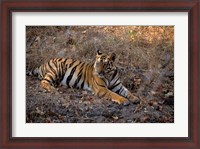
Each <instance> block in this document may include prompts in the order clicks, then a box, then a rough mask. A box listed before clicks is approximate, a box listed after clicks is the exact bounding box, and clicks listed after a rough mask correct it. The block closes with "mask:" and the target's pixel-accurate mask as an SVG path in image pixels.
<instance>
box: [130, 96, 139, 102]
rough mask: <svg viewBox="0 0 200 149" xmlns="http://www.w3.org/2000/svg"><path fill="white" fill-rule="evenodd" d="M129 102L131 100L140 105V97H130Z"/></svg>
mask: <svg viewBox="0 0 200 149" xmlns="http://www.w3.org/2000/svg"><path fill="white" fill-rule="evenodd" d="M129 100H130V101H131V102H132V103H134V104H138V103H140V99H139V97H137V96H134V95H131V96H130V97H129Z"/></svg>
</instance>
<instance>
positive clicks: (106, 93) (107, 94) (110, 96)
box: [97, 88, 130, 105]
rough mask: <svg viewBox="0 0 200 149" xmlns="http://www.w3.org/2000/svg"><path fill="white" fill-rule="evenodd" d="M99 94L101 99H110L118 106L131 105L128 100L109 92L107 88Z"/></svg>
mask: <svg viewBox="0 0 200 149" xmlns="http://www.w3.org/2000/svg"><path fill="white" fill-rule="evenodd" d="M97 94H98V96H99V97H105V98H106V99H110V100H111V101H114V102H116V103H118V104H123V105H128V104H129V103H130V102H129V100H128V99H126V98H124V97H122V96H120V95H118V94H116V93H114V92H112V91H110V90H108V89H107V88H103V89H101V90H99V92H98V93H97Z"/></svg>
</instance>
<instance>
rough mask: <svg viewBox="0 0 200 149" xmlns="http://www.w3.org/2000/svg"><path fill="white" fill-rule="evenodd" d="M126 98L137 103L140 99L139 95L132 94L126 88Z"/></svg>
mask: <svg viewBox="0 0 200 149" xmlns="http://www.w3.org/2000/svg"><path fill="white" fill-rule="evenodd" d="M127 92H128V93H127V98H128V99H129V100H130V101H131V102H132V103H139V102H140V99H139V97H137V96H135V95H133V94H132V93H131V92H130V91H128V90H127Z"/></svg>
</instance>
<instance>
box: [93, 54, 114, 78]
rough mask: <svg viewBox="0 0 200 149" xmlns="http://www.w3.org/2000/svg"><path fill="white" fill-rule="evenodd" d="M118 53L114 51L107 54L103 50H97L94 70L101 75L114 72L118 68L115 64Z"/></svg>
mask: <svg viewBox="0 0 200 149" xmlns="http://www.w3.org/2000/svg"><path fill="white" fill-rule="evenodd" d="M115 59H116V54H115V53H112V54H110V55H106V54H104V53H102V52H101V51H99V50H98V51H97V55H96V60H95V63H94V71H95V73H96V74H97V75H99V76H100V77H104V76H105V75H106V74H109V73H111V72H114V71H115V70H116V69H117V68H116V66H115Z"/></svg>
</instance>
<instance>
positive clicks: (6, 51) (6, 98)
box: [0, 0, 200, 149]
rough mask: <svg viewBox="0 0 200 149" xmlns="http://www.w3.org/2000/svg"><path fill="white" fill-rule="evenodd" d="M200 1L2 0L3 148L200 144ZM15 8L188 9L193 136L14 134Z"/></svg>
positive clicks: (194, 147) (0, 76) (0, 78)
mask: <svg viewBox="0 0 200 149" xmlns="http://www.w3.org/2000/svg"><path fill="white" fill-rule="evenodd" d="M199 6H200V4H199V1H198V0H191V1H188V0H174V1H166V0H164V1H163V0H156V1H146V0H143V1H129V0H127V1H126V0H125V1H122V0H118V1H116V2H114V1H109V0H108V1H100V0H95V1H90V0H85V1H84V2H83V1H81V0H75V1H70V0H69V1H47V0H41V1H37V0H28V1H24V0H17V1H14V0H13V1H12V0H10V1H2V2H1V27H0V28H1V68H0V70H1V73H0V82H1V90H0V97H1V101H0V105H1V108H0V115H1V116H0V134H1V141H0V147H1V148H149V149H150V148H163V147H165V148H182V149H186V148H190V149H198V148H200V144H199V140H200V127H199V125H200V118H199V116H200V115H199V114H200V101H199V94H198V93H199V88H200V86H199V79H198V76H199V42H200V40H199V15H200V10H199ZM12 12H145V13H148V12H188V16H189V19H188V26H189V29H188V30H189V34H188V35H189V37H188V39H189V40H188V45H189V46H188V49H189V51H190V52H189V53H190V54H189V56H188V60H189V66H188V67H189V72H188V76H189V79H188V80H189V83H188V84H189V87H188V88H189V97H188V98H189V99H188V100H189V104H188V109H189V110H188V115H189V118H188V119H189V122H188V124H189V127H188V132H189V133H188V134H189V135H188V137H162V138H161V137H152V138H146V137H137V138H135V137H126V138H122V137H86V138H82V137H59V138H56V137H51V138H49V137H12V95H13V93H12V82H13V80H12Z"/></svg>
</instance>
